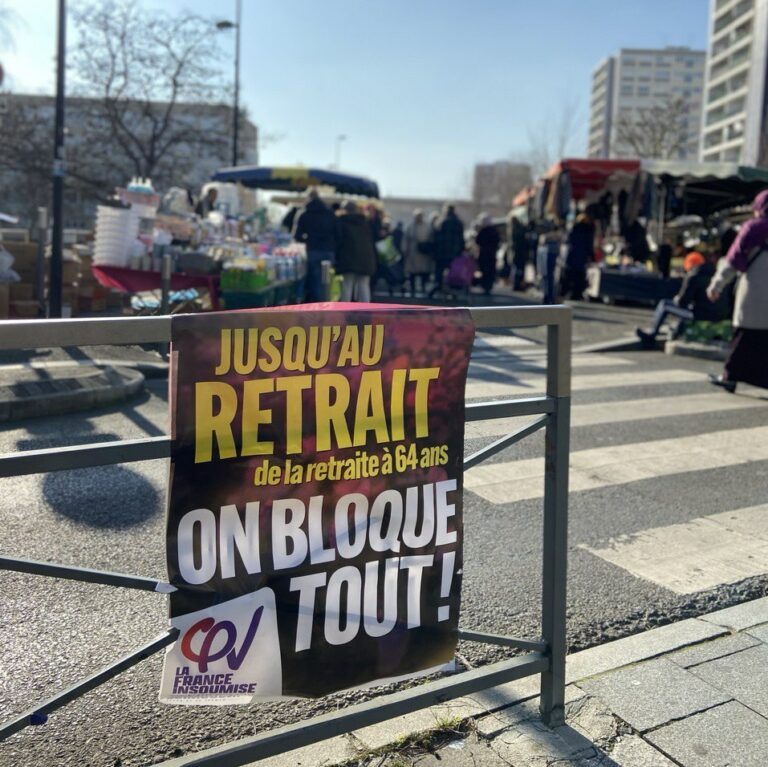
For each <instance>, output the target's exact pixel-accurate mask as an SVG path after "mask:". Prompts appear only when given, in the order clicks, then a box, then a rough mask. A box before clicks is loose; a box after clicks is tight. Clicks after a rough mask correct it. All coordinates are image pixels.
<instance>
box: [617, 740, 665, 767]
mask: <svg viewBox="0 0 768 767" xmlns="http://www.w3.org/2000/svg"><path fill="white" fill-rule="evenodd" d="M611 758H612V759H613V761H614V762H616V763H617V764H620V765H621V767H675V763H674V762H672V761H670V760H669V759H667V757H666V756H664V754H662V753H661V751H657V750H656V749H655V748H654V747H653V746H652V745H651V744H650V743H648V742H647V741H645V740H643V739H642V738H641V737H640V736H639V735H625V736H624V737H623V738H619V740H617V741H616V743H615V745H614V747H613V749H612V750H611Z"/></svg>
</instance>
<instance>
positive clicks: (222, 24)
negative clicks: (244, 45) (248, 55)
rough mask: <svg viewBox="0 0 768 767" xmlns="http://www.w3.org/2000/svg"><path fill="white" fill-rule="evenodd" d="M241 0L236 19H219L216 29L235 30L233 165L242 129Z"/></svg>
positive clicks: (239, 0)
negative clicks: (240, 110)
mask: <svg viewBox="0 0 768 767" xmlns="http://www.w3.org/2000/svg"><path fill="white" fill-rule="evenodd" d="M240 2H241V0H235V21H219V22H217V24H216V29H218V30H221V31H226V30H228V29H234V30H235V106H234V114H233V117H232V165H233V166H234V165H237V144H238V141H237V139H238V133H239V130H240V125H239V123H240V121H239V119H238V117H239V114H238V113H239V99H240V12H241V9H240Z"/></svg>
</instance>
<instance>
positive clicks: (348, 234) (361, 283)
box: [336, 202, 378, 303]
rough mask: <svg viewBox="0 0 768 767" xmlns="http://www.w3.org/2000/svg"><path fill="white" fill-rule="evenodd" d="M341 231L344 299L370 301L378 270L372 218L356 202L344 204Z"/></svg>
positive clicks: (338, 266)
mask: <svg viewBox="0 0 768 767" xmlns="http://www.w3.org/2000/svg"><path fill="white" fill-rule="evenodd" d="M338 233H339V241H338V246H337V252H336V271H337V272H339V273H340V274H341V275H342V276H343V277H344V284H343V285H342V287H341V300H342V301H352V300H355V301H362V302H365V303H369V302H370V300H371V277H372V276H373V275H374V274H376V268H377V267H378V258H377V256H376V248H375V246H374V244H373V237H372V236H371V228H370V226H369V222H368V221H367V220H366V218H365V216H364V215H363V214H362V213H361V212H360V211H359V210H358V207H357V205H356V204H355V203H354V202H348V203H347V204H346V205H345V206H344V213H343V215H341V216H339V219H338Z"/></svg>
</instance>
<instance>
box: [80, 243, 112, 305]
mask: <svg viewBox="0 0 768 767" xmlns="http://www.w3.org/2000/svg"><path fill="white" fill-rule="evenodd" d="M76 250H77V254H78V256H79V258H80V278H79V280H78V283H77V311H78V313H80V314H82V313H84V312H103V311H104V310H105V309H106V308H107V306H108V305H109V306H112V305H113V302H112V301H111V299H112V292H111V291H109V290H107V288H105V287H104V286H103V285H100V284H99V283H98V282H97V281H96V278H95V277H94V276H93V272H92V271H91V265H92V264H93V255H92V251H91V249H90V248H89V247H88V246H77V247H76ZM115 295H118V294H115ZM121 305H122V301H121V300H120V297H119V295H118V303H117V306H121Z"/></svg>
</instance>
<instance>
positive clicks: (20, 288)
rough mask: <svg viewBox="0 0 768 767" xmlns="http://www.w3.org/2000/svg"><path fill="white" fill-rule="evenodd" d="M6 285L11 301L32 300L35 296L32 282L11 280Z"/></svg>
mask: <svg viewBox="0 0 768 767" xmlns="http://www.w3.org/2000/svg"><path fill="white" fill-rule="evenodd" d="M8 287H9V289H10V295H11V301H32V300H33V299H34V298H35V285H34V283H32V282H11V283H10V284H9V286H8Z"/></svg>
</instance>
